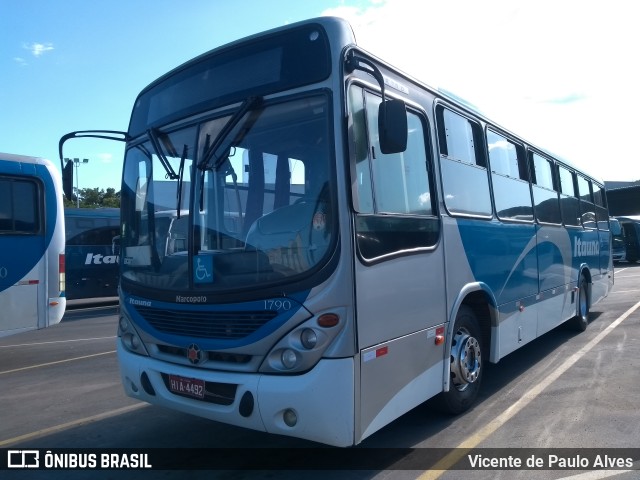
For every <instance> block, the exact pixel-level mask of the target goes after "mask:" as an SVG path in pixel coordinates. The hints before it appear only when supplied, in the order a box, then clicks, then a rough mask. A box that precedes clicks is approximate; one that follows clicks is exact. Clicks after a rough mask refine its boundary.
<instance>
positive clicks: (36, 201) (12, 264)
mask: <svg viewBox="0 0 640 480" xmlns="http://www.w3.org/2000/svg"><path fill="white" fill-rule="evenodd" d="M39 190H40V184H39V183H38V182H36V181H35V180H30V179H22V178H21V179H18V178H11V177H6V178H2V177H0V218H1V220H0V234H1V235H2V237H3V241H2V250H3V251H2V252H0V312H2V315H1V316H0V318H2V321H1V322H2V324H1V325H0V331H2V332H4V331H11V330H18V329H35V328H42V327H45V326H46V323H45V322H46V318H45V317H46V316H45V315H42V316H41V317H42V325H38V309H39V308H45V306H44V305H40V301H39V299H40V298H41V297H44V296H46V293H45V292H46V285H45V284H44V282H45V279H46V278H47V275H46V262H45V258H46V256H45V237H44V234H43V232H41V227H42V225H41V223H42V222H41V215H40V208H39V207H40V205H41V201H40V198H41V195H39Z"/></svg>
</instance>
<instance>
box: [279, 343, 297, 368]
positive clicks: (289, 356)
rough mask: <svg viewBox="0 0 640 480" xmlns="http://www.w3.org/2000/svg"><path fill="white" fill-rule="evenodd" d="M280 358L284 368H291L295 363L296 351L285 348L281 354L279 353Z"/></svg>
mask: <svg viewBox="0 0 640 480" xmlns="http://www.w3.org/2000/svg"><path fill="white" fill-rule="evenodd" d="M280 360H281V361H282V365H284V368H293V367H295V365H296V361H297V360H298V357H297V356H296V352H294V351H293V350H291V349H290V348H287V349H286V350H284V351H283V352H282V355H280Z"/></svg>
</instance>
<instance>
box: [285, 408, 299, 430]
mask: <svg viewBox="0 0 640 480" xmlns="http://www.w3.org/2000/svg"><path fill="white" fill-rule="evenodd" d="M282 419H283V420H284V423H285V425H286V426H287V427H295V426H296V423H298V415H296V412H295V411H294V410H292V409H291V408H287V409H286V410H285V411H284V413H283V414H282Z"/></svg>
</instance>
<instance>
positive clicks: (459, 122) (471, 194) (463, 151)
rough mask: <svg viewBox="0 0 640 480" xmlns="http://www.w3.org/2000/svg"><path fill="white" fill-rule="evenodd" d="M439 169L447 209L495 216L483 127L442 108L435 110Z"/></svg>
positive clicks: (460, 212)
mask: <svg viewBox="0 0 640 480" xmlns="http://www.w3.org/2000/svg"><path fill="white" fill-rule="evenodd" d="M436 119H437V127H438V140H439V150H440V158H441V161H440V168H441V169H442V184H443V188H444V198H445V205H446V207H447V210H449V212H450V213H452V214H459V215H477V216H482V217H490V216H491V215H492V208H491V195H490V192H489V177H488V174H487V168H486V160H485V158H484V154H483V153H482V148H480V146H481V145H482V144H483V139H482V131H481V129H480V126H479V125H478V124H477V123H475V122H472V121H470V120H469V119H467V118H466V117H463V116H462V115H459V114H457V113H455V112H453V111H451V110H449V109H447V108H444V107H443V106H438V107H437V109H436Z"/></svg>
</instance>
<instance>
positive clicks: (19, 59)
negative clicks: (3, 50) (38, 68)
mask: <svg viewBox="0 0 640 480" xmlns="http://www.w3.org/2000/svg"><path fill="white" fill-rule="evenodd" d="M13 61H14V62H16V63H17V64H18V65H20V66H22V67H24V66H26V65H28V63H27V61H26V60H25V59H24V58H22V57H14V58H13Z"/></svg>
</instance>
